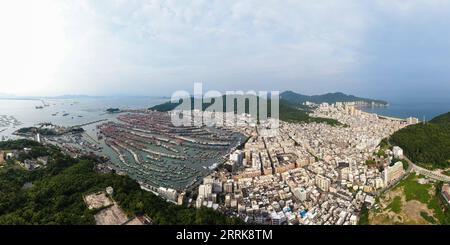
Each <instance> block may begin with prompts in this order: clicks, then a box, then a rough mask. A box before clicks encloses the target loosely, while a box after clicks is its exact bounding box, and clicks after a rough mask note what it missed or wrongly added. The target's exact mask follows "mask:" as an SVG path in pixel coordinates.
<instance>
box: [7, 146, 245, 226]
mask: <svg viewBox="0 0 450 245" xmlns="http://www.w3.org/2000/svg"><path fill="white" fill-rule="evenodd" d="M24 147H30V148H32V151H31V153H29V155H27V156H23V157H37V156H40V155H49V163H48V164H47V167H45V168H41V169H39V170H36V171H25V170H23V169H22V168H20V167H19V166H18V165H17V164H14V163H13V162H12V161H8V162H7V164H6V165H5V166H3V167H2V168H0V225H4V224H8V225H19V224H26V225H29V224H37V225H44V224H49V225H55V224H59V225H75V224H76V225H86V224H95V220H94V211H92V210H89V209H88V208H87V206H86V204H85V203H84V201H83V195H85V194H90V193H93V192H96V191H99V190H104V189H105V188H106V187H108V186H112V187H113V188H114V194H113V198H114V200H115V201H116V202H117V203H118V204H119V205H120V207H121V208H122V209H123V210H124V211H125V212H126V213H127V214H129V215H130V216H134V215H143V214H145V215H147V216H148V217H150V218H151V219H152V220H153V222H154V223H155V224H172V225H200V224H202V225H214V224H216V225H218V224H242V223H243V222H242V221H241V220H239V219H236V218H232V217H227V216H226V215H224V214H222V213H220V212H217V211H214V210H213V209H207V208H202V209H195V208H188V207H185V206H178V205H175V204H171V203H169V202H167V201H165V200H164V199H162V198H160V197H158V196H156V195H154V194H153V193H151V192H147V191H144V190H142V189H141V188H140V186H139V184H138V183H137V182H136V181H135V180H133V179H131V178H130V177H128V176H120V175H116V174H113V173H97V172H96V171H94V166H95V164H96V160H95V159H92V158H88V157H83V158H81V159H74V158H71V157H69V156H67V155H65V154H63V153H62V152H61V151H60V150H59V149H57V148H56V147H48V146H42V145H40V144H37V143H36V142H33V141H28V140H19V141H6V142H0V149H2V150H5V149H9V150H13V149H23V148H24ZM27 185H28V187H26V188H25V186H27Z"/></svg>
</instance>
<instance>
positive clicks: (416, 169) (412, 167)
mask: <svg viewBox="0 0 450 245" xmlns="http://www.w3.org/2000/svg"><path fill="white" fill-rule="evenodd" d="M403 159H405V160H406V161H407V162H408V169H407V170H406V171H405V174H404V175H403V176H402V177H401V178H400V179H397V180H396V181H394V182H392V183H391V184H389V185H388V186H386V187H384V188H382V189H380V190H377V191H375V192H372V194H374V195H376V196H378V195H380V194H382V193H383V192H385V191H387V190H389V189H390V188H392V187H393V186H395V185H396V184H397V183H398V182H400V181H402V180H403V179H405V178H406V177H407V176H408V175H409V174H410V173H411V171H414V172H416V173H419V174H422V175H424V176H427V177H428V178H430V179H434V180H437V181H444V182H450V176H446V175H443V174H441V173H438V172H436V171H431V170H428V169H425V168H422V167H419V166H417V165H416V164H414V163H413V162H412V161H411V160H409V158H407V157H406V156H403Z"/></svg>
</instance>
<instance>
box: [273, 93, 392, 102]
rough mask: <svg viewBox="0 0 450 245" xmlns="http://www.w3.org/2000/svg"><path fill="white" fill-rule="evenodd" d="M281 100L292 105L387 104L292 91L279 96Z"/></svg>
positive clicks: (362, 99) (340, 94) (345, 96)
mask: <svg viewBox="0 0 450 245" xmlns="http://www.w3.org/2000/svg"><path fill="white" fill-rule="evenodd" d="M280 97H281V99H283V100H286V101H288V102H290V103H293V104H303V103H304V102H306V101H309V102H313V103H316V104H321V103H329V104H333V103H336V102H355V101H363V102H366V103H368V104H371V103H372V102H373V103H375V104H378V105H387V104H388V103H387V102H386V101H383V100H373V99H366V98H360V97H356V96H353V95H346V94H344V93H339V92H338V93H328V94H323V95H313V96H308V95H302V94H298V93H295V92H292V91H285V92H283V93H281V94H280Z"/></svg>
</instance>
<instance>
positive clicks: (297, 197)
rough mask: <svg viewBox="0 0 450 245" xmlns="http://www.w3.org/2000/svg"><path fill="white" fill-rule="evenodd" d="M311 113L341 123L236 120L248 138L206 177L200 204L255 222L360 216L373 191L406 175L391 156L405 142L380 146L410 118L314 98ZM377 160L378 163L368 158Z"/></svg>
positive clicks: (344, 220)
mask: <svg viewBox="0 0 450 245" xmlns="http://www.w3.org/2000/svg"><path fill="white" fill-rule="evenodd" d="M312 116H317V117H323V118H331V119H336V120H338V121H339V122H341V123H342V124H343V126H330V125H328V124H325V123H308V124H295V123H286V122H280V125H279V133H278V134H273V135H270V136H267V135H266V136H262V135H260V133H259V131H260V130H261V126H260V125H258V126H257V125H250V124H247V125H246V127H242V126H241V127H237V129H238V130H239V131H241V132H242V133H244V134H246V135H247V136H248V137H249V140H248V141H247V142H246V144H245V146H244V147H243V149H242V150H237V151H235V152H233V153H232V154H231V155H230V157H229V160H228V162H227V163H226V164H225V168H224V169H222V170H220V171H216V172H215V173H214V174H212V175H210V176H208V177H207V178H205V179H204V181H203V184H202V185H200V186H199V193H198V197H197V199H196V202H195V205H196V206H197V207H202V206H207V207H211V208H215V209H219V210H222V211H223V212H225V213H227V214H230V215H236V216H239V217H241V218H243V219H244V220H245V221H247V222H250V223H258V224H340V225H341V224H357V222H358V219H359V212H360V210H361V208H362V207H363V205H369V206H370V205H373V204H374V202H375V196H376V194H375V193H376V191H377V190H380V189H382V188H384V187H386V186H388V185H389V184H390V183H391V182H393V181H395V180H397V179H399V178H400V177H402V176H403V174H404V169H403V164H402V162H401V161H398V162H396V163H395V164H391V161H392V160H393V159H394V160H395V159H401V158H402V155H403V152H402V150H401V148H399V147H395V148H394V149H393V150H392V151H389V150H386V152H385V154H386V156H381V157H380V156H376V154H375V153H377V152H378V151H379V150H380V147H379V145H380V142H381V141H382V140H383V139H384V138H386V137H388V136H389V135H391V134H392V133H394V132H395V131H397V130H399V129H401V128H403V127H405V126H407V125H408V123H409V122H406V121H404V120H399V119H395V118H386V117H379V116H377V115H376V114H370V113H365V112H362V111H361V110H358V109H357V108H356V107H355V105H354V104H353V103H336V104H333V105H329V104H326V103H324V104H321V105H317V106H316V107H315V109H314V111H313V113H312ZM242 117H244V116H242ZM241 121H244V120H243V119H242V120H241ZM384 158H386V159H384ZM375 160H376V161H377V162H379V161H380V160H382V161H381V162H382V163H384V164H382V166H381V168H378V167H376V166H370V165H369V164H367V162H368V161H375Z"/></svg>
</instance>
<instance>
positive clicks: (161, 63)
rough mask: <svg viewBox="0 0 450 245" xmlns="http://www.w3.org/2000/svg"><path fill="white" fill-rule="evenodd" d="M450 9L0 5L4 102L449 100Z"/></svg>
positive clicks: (438, 3)
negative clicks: (239, 94)
mask: <svg viewBox="0 0 450 245" xmlns="http://www.w3.org/2000/svg"><path fill="white" fill-rule="evenodd" d="M448 23H450V1H447V0H380V1H376V0H375V1H360V0H340V1H334V0H329V1H325V0H284V1H283V0H263V1H261V0H240V1H233V0H228V1H223V0H190V1H183V0H178V1H175V0H140V1H139V0H91V1H89V0H76V1H69V0H40V1H33V0H0V95H1V94H15V95H25V96H28V95H33V96H41V95H50V96H52V95H61V94H86V95H166V96H170V95H171V94H172V93H173V92H174V91H175V90H180V89H184V90H192V89H193V83H194V82H202V83H203V84H204V85H203V86H204V89H205V90H210V89H211V90H213V89H214V90H219V91H225V90H244V91H247V90H256V91H259V90H269V91H270V90H278V91H284V90H293V91H297V92H300V93H303V94H322V93H327V92H336V91H340V92H345V93H349V94H355V95H359V96H370V97H376V98H392V97H402V96H403V97H405V96H406V97H408V96H409V97H439V98H450V25H449V24H448Z"/></svg>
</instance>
